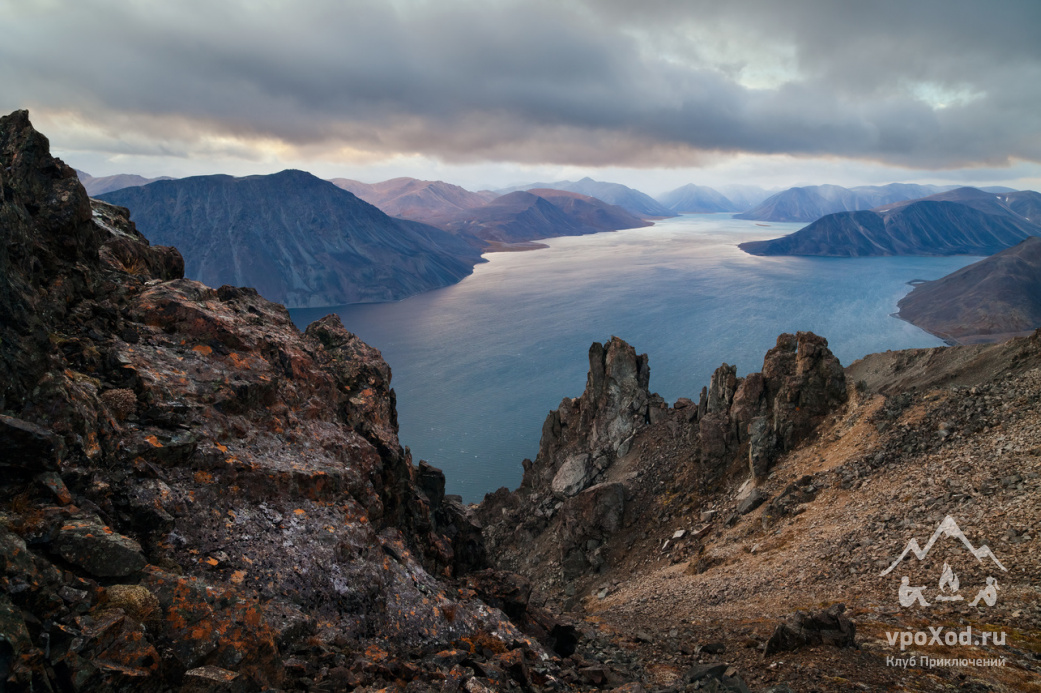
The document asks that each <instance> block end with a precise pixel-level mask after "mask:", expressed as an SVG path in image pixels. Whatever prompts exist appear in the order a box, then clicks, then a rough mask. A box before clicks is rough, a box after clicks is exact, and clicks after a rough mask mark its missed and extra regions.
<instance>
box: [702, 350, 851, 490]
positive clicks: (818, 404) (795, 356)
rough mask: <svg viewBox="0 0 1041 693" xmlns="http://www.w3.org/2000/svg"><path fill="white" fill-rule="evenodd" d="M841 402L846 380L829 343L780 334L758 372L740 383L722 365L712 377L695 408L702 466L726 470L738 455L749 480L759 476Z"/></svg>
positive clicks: (740, 379)
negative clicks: (745, 461) (747, 470)
mask: <svg viewBox="0 0 1041 693" xmlns="http://www.w3.org/2000/svg"><path fill="white" fill-rule="evenodd" d="M845 401H846V376H845V373H844V372H843V370H842V364H841V363H839V360H838V359H837V358H835V356H834V355H833V354H832V353H831V351H830V350H829V349H828V340H826V339H824V338H823V337H819V336H817V335H815V334H813V333H812V332H799V333H798V334H796V335H791V334H782V335H781V336H779V337H778V338H777V345H776V346H775V347H773V348H772V349H770V350H769V351H768V352H767V353H766V357H765V359H764V360H763V370H762V371H761V372H759V373H751V374H749V375H748V376H747V377H745V378H738V377H737V371H736V369H735V368H734V367H733V366H729V365H727V364H725V363H724V364H723V365H722V366H720V367H719V368H717V369H716V371H715V372H714V373H713V374H712V380H711V383H710V385H709V387H708V389H707V390H706V391H703V392H702V396H701V403H700V404H699V407H698V411H699V418H700V420H699V422H698V425H699V429H700V434H701V459H702V462H703V463H704V464H705V465H706V466H707V467H708V468H710V469H712V470H716V471H726V468H727V465H728V464H729V462H730V460H731V459H732V458H733V457H734V456H735V455H740V456H741V457H742V458H743V459H747V460H748V468H749V472H750V473H751V475H752V476H753V477H761V476H763V475H765V474H766V473H767V472H768V471H769V468H770V464H771V463H772V461H773V460H774V459H775V458H776V457H777V455H779V454H781V453H783V452H787V451H788V450H791V449H793V448H794V447H795V446H796V445H798V444H799V443H800V442H801V441H803V440H805V438H806V437H807V436H808V435H809V434H810V433H811V432H812V430H813V428H814V427H815V426H816V424H817V423H819V421H820V419H821V418H822V417H823V416H824V415H826V414H827V413H828V412H830V411H832V410H834V409H835V408H836V407H837V406H839V405H841V404H842V403H843V402H845ZM702 412H703V413H702Z"/></svg>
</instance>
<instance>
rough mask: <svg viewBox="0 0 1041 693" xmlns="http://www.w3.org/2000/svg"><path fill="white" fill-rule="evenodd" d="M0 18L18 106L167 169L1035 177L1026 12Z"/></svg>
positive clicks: (324, 5) (47, 5)
mask: <svg viewBox="0 0 1041 693" xmlns="http://www.w3.org/2000/svg"><path fill="white" fill-rule="evenodd" d="M0 23H3V24H4V25H5V27H6V28H5V33H6V34H7V36H6V38H5V40H4V41H3V42H0V83H2V84H3V85H4V89H3V90H2V92H0V105H2V106H3V108H4V109H5V110H10V109H13V108H17V107H24V106H27V105H28V106H31V107H36V108H42V109H45V110H51V111H62V112H68V113H73V114H76V115H77V117H79V118H81V119H82V120H85V121H87V122H88V123H90V124H91V125H92V126H94V127H99V128H102V129H104V128H108V129H109V130H111V131H112V132H125V133H128V139H129V140H133V141H135V142H136V141H137V140H134V139H133V138H132V137H130V136H129V135H130V134H132V133H135V131H136V134H137V135H139V136H140V139H141V140H142V141H143V140H146V139H147V138H149V137H151V138H154V139H155V140H156V141H159V142H167V143H168V144H160V145H157V146H160V147H162V146H168V147H170V148H171V151H182V150H183V151H184V152H190V151H191V150H192V147H193V142H195V141H197V140H201V139H203V136H204V135H212V136H219V137H227V136H233V137H239V138H264V139H268V140H277V141H282V142H285V143H287V144H290V145H296V146H301V147H312V148H314V147H322V146H328V147H336V146H341V145H348V146H351V147H354V148H357V149H361V150H365V151H371V152H378V153H379V152H381V153H388V154H390V153H396V152H419V153H423V154H427V155H431V156H436V157H441V158H443V159H446V160H449V161H467V160H472V161H480V160H504V161H517V162H529V163H542V162H552V163H572V164H614V165H648V166H650V165H681V164H684V163H690V162H691V161H693V160H695V159H696V157H697V156H698V153H699V152H703V151H711V152H719V151H722V152H731V151H732V152H738V151H740V152H752V153H790V154H795V155H807V156H838V157H850V158H858V159H870V160H877V161H883V162H887V163H895V164H901V165H908V166H916V167H937V166H961V165H974V164H984V163H986V164H1004V163H1007V162H1009V161H1011V160H1013V159H1024V160H1030V161H1041V135H1039V133H1041V88H1039V87H1038V86H1037V85H1038V84H1041V47H1039V46H1041V42H1039V41H1037V40H1036V37H1035V36H1033V35H1032V34H1033V33H1034V32H1035V31H1036V29H1037V27H1039V26H1041V3H1037V2H1036V0H1027V1H1026V2H995V3H986V4H985V3H979V2H972V3H968V2H960V1H956V0H942V1H941V0H935V1H929V0H925V1H922V0H920V1H917V2H907V0H903V2H900V3H897V2H873V3H845V2H842V3H838V2H832V1H830V0H828V1H825V0H820V1H818V2H797V1H789V2H783V3H781V2H766V1H765V0H764V1H762V2H728V3H724V2H704V3H701V2H679V1H677V2H654V1H653V0H650V1H647V0H645V2H641V3H640V4H639V5H638V6H637V5H636V4H635V3H632V2H623V1H622V0H587V1H586V2H584V3H583V2H578V1H577V0H576V1H575V2H570V3H569V2H553V3H548V2H523V3H522V2H500V3H489V2H448V1H442V2H436V3H433V2H422V1H413V2H408V1H405V0H402V1H401V2H395V3H388V2H369V3H363V2H334V1H333V0H313V1H311V2H306V3H299V2H293V3H290V2H278V1H275V0H269V1H267V2H259V1H255V0H254V1H247V0H239V2H222V3H210V2H205V3H204V2H198V1H196V0H182V1H179V2H175V3H169V2H168V3H160V2H144V1H139V2H120V3H116V2H104V1H102V2H92V3H83V2H75V1H73V0H46V1H43V2H32V3H29V2H21V3H19V2H14V3H11V4H9V5H7V6H6V7H0ZM774 55H777V56H781V57H779V58H777V59H778V60H782V62H785V61H786V62H785V64H779V65H777V66H773V65H771V61H772V60H773V57H772V56H774ZM785 56H787V57H785ZM775 68H776V69H775ZM771 69H774V73H775V74H774V77H775V83H771V84H767V85H765V86H763V85H757V84H756V83H755V79H754V73H755V72H756V71H757V70H758V71H764V70H765V71H767V72H769V71H770V70H771ZM789 73H790V74H789ZM749 74H752V75H753V78H751V79H749V78H748V75H749ZM777 74H780V75H781V78H777ZM742 75H743V76H744V77H742ZM944 102H946V104H947V105H946V107H944V108H936V105H937V104H938V103H944ZM128 146H130V147H131V148H132V147H133V146H135V145H128ZM240 146H241V145H240Z"/></svg>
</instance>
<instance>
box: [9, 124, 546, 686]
mask: <svg viewBox="0 0 1041 693" xmlns="http://www.w3.org/2000/svg"><path fill="white" fill-rule="evenodd" d="M0 188H2V191H3V194H2V198H0V339H2V341H0V381H2V384H3V392H2V395H0V445H2V446H4V449H3V450H2V451H0V587H2V590H0V591H2V594H3V596H2V597H0V634H2V635H3V637H0V663H2V664H3V667H4V671H3V679H4V680H6V681H7V684H8V685H9V686H10V689H11V690H23V689H32V690H56V689H61V690H65V689H72V690H112V691H116V690H156V691H160V690H173V689H181V687H182V685H184V686H187V687H188V688H189V689H191V690H195V689H199V690H216V689H217V688H215V687H220V686H223V687H224V688H221V690H224V689H227V690H259V689H263V688H271V687H279V688H282V689H302V688H306V689H313V688H314V687H315V686H326V687H330V686H331V687H332V688H336V689H343V688H350V687H356V686H362V685H369V684H373V683H376V682H378V681H384V682H389V681H394V680H402V681H412V682H414V686H413V687H414V688H416V689H417V690H426V689H429V688H437V687H440V685H441V682H443V681H444V680H446V678H448V677H450V675H451V676H455V678H456V680H457V681H458V683H459V685H462V684H463V683H466V682H468V681H471V680H473V681H474V684H473V685H486V684H484V683H481V678H480V675H479V674H478V673H477V671H476V669H474V668H473V667H461V666H460V662H462V660H463V659H468V660H471V661H473V662H474V666H477V664H478V663H479V662H480V661H484V660H485V659H487V658H489V657H491V656H493V655H495V656H500V654H501V655H502V656H506V655H509V657H511V658H512V659H511V661H512V662H513V664H514V668H515V669H516V672H518V673H517V674H516V676H513V675H511V674H509V673H507V674H505V675H504V677H503V678H502V680H501V681H499V684H500V685H499V687H500V688H511V687H512V688H515V687H517V686H519V685H521V684H520V683H518V679H517V678H516V677H517V676H521V674H523V675H524V676H525V677H527V678H525V685H532V684H533V682H534V681H535V679H536V678H537V676H543V674H537V673H536V671H535V668H536V667H537V668H538V669H539V670H540V671H543V672H545V671H547V670H546V668H545V667H546V666H549V665H548V664H547V665H543V664H537V663H538V662H541V661H542V658H543V657H544V656H545V655H546V651H545V649H544V646H543V645H541V644H539V642H537V641H536V640H535V639H534V637H532V636H528V635H525V634H524V633H522V632H521V631H520V630H519V629H518V626H517V625H515V624H514V623H512V622H511V621H510V620H509V619H508V618H507V616H506V615H504V614H503V613H502V612H501V611H500V610H498V609H496V608H492V607H489V606H488V605H487V604H486V603H484V602H483V601H481V599H480V597H479V596H478V593H477V592H476V591H475V590H472V589H458V588H457V587H455V586H454V585H452V584H450V583H449V582H448V580H449V579H450V578H453V577H458V576H460V575H461V574H462V573H463V572H464V571H467V570H474V569H478V568H481V567H483V566H484V563H485V555H484V549H483V544H482V543H481V538H480V529H479V527H478V526H477V525H476V524H474V523H473V522H472V521H471V520H470V519H469V518H468V517H467V511H466V510H464V509H463V508H462V506H461V505H460V504H459V503H457V502H456V501H455V500H453V499H451V498H446V497H445V495H444V477H443V475H440V472H439V471H438V470H436V469H434V468H432V467H429V466H426V465H424V466H421V467H420V468H418V469H417V468H416V467H414V466H413V465H412V461H411V459H410V456H409V454H408V452H407V450H405V449H403V448H402V447H401V445H400V443H399V441H398V437H397V421H396V414H395V409H394V404H395V402H394V393H393V390H391V389H390V379H391V372H390V368H389V367H388V366H387V364H386V363H385V362H384V361H383V359H382V357H381V356H380V354H379V352H378V351H377V350H375V349H372V348H371V347H369V346H367V345H365V344H364V343H362V342H361V341H360V340H359V339H358V338H357V337H355V336H354V335H352V334H350V333H349V332H347V331H346V330H345V329H344V327H343V325H341V324H340V322H339V319H338V318H335V317H329V318H326V319H323V320H321V321H318V322H317V323H315V324H313V325H312V326H311V327H310V328H308V330H307V331H306V332H305V333H301V332H300V331H299V330H297V329H296V327H295V326H294V325H293V323H292V321H291V320H290V318H289V314H288V311H286V309H285V308H284V307H282V306H280V305H276V304H273V303H270V302H268V301H266V300H264V299H263V298H261V297H260V296H259V295H258V294H257V292H256V291H254V290H252V289H239V288H234V287H229V286H222V287H220V288H218V289H212V288H209V287H206V286H204V285H202V284H200V283H198V282H195V281H191V280H187V279H184V278H183V276H182V275H183V269H184V265H183V262H182V260H181V257H180V254H179V253H178V252H177V251H176V250H175V249H173V248H162V247H152V246H150V245H149V244H148V242H147V241H146V240H145V239H144V238H143V237H142V236H141V234H140V233H138V232H137V230H136V228H135V227H134V224H133V223H132V222H130V220H129V218H128V217H127V212H126V210H123V209H121V208H118V207H114V206H112V205H107V204H103V203H96V204H95V205H94V206H93V209H92V207H91V203H90V201H89V200H88V198H87V196H86V193H85V192H84V190H83V188H82V186H81V185H80V184H79V182H78V181H77V180H76V176H75V173H74V172H73V170H72V169H71V168H69V167H68V166H66V165H65V164H63V163H62V162H61V161H59V160H57V159H53V158H52V157H51V156H50V154H49V152H48V143H47V140H46V138H45V137H43V136H42V135H40V134H39V133H37V132H36V131H35V130H34V129H33V128H32V126H31V124H30V122H29V119H28V115H27V114H26V113H25V112H24V111H22V112H16V113H14V114H12V115H10V116H6V117H4V118H0ZM495 579H502V580H504V581H506V582H508V581H509V577H508V576H501V575H500V577H499V578H495V577H494V576H493V577H491V578H487V579H486V580H485V583H488V582H489V581H491V582H492V583H494V581H495ZM486 591H492V590H491V588H488V587H486ZM516 611H517V613H518V614H519V617H518V619H519V620H518V623H522V625H524V627H525V628H529V626H530V623H529V621H531V620H532V618H534V617H532V616H531V614H529V613H528V611H527V610H526V609H523V608H520V607H517V609H516ZM532 613H534V612H532ZM540 618H541V617H540ZM536 620H538V619H536ZM542 621H544V622H546V623H549V622H550V621H551V619H548V618H542ZM529 630H531V632H534V633H536V636H541V637H543V639H544V641H545V642H547V643H548V642H550V638H549V631H550V630H551V628H550V629H547V628H541V630H539V629H538V628H529ZM467 643H469V645H467ZM475 643H481V646H480V647H479V646H478V645H476V644H475ZM452 646H459V647H462V646H466V647H468V648H469V649H468V650H466V651H462V653H461V656H459V657H458V658H457V657H455V656H452V657H448V658H438V657H436V656H434V653H436V652H438V651H440V650H442V649H444V648H451V647H452ZM489 648H490V649H489ZM486 651H487V653H490V654H486ZM410 660H411V661H410ZM529 661H530V662H531V663H532V669H531V670H529V669H528V668H527V666H528V665H527V662H529ZM453 667H454V669H453ZM488 670H489V671H491V665H489V669H488ZM453 671H454V672H455V673H454V674H453V673H452V672H453ZM334 672H335V673H334Z"/></svg>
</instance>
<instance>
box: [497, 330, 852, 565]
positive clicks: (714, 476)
mask: <svg viewBox="0 0 1041 693" xmlns="http://www.w3.org/2000/svg"><path fill="white" fill-rule="evenodd" d="M737 373H738V371H737V367H736V366H732V365H729V364H725V363H724V364H723V365H722V366H720V367H719V368H717V369H716V371H715V372H714V373H713V374H712V378H711V381H710V383H709V385H708V386H707V387H706V388H704V389H703V390H702V392H701V397H700V400H699V402H698V404H697V405H696V406H695V405H694V403H693V402H692V401H691V400H689V399H685V398H681V399H680V400H678V401H677V402H676V407H675V408H670V407H668V406H667V405H666V404H665V403H664V402H663V401H662V399H661V398H660V397H659V396H658V395H654V394H651V393H650V392H649V390H648V384H649V376H650V370H649V367H648V364H647V357H646V355H640V356H637V354H636V350H635V349H633V347H631V346H629V345H628V344H626V343H625V342H624V341H622V340H620V339H618V338H617V337H613V338H612V339H611V341H609V342H607V343H606V344H599V343H594V344H593V345H592V346H591V347H590V350H589V375H588V377H587V380H586V389H585V392H583V393H582V396H581V397H579V398H578V399H565V400H564V401H563V402H561V405H560V408H559V409H557V410H556V411H552V412H550V414H549V416H547V417H546V423H545V425H544V426H543V429H542V440H541V442H540V444H539V453H538V456H537V457H536V459H535V461H534V462H531V461H528V460H525V471H524V479H523V481H522V483H521V487H520V488H519V489H517V491H515V492H512V493H511V492H509V491H508V490H506V489H500V490H499V491H496V492H495V493H493V494H489V495H488V496H487V497H486V498H485V500H484V501H483V502H482V504H481V506H480V507H479V509H478V512H477V517H478V519H479V522H480V523H481V524H482V526H483V527H484V529H485V539H486V541H487V544H488V549H489V552H490V554H491V556H492V558H493V560H494V561H496V562H497V563H498V564H499V565H501V566H502V567H503V568H507V569H510V570H516V571H518V572H520V573H522V574H525V575H529V576H532V577H533V578H535V577H536V576H537V577H538V578H539V581H540V582H541V583H547V581H548V582H552V581H554V580H556V581H559V582H562V583H565V584H566V583H568V582H570V581H572V580H574V579H576V578H580V577H582V576H584V575H589V574H593V573H596V572H597V571H599V570H601V569H603V568H605V567H606V566H608V565H609V563H610V560H611V558H610V556H611V554H612V552H618V551H620V550H621V549H620V548H619V546H618V542H617V540H616V537H617V535H618V533H619V531H620V530H622V529H623V528H624V527H626V526H629V525H635V526H639V525H641V524H646V523H647V522H649V521H652V520H650V519H649V516H650V515H651V513H653V512H655V511H654V508H655V507H659V506H660V503H661V502H662V501H663V498H664V499H667V498H668V497H669V492H663V489H662V486H661V483H663V482H660V481H656V480H655V478H654V476H653V472H654V469H655V468H656V466H657V465H659V464H662V463H664V464H666V466H669V467H676V466H677V465H679V464H681V463H679V462H677V461H675V460H676V458H679V457H684V458H685V457H688V456H689V457H690V461H691V463H692V464H691V466H692V467H696V468H697V469H689V470H687V471H686V472H683V471H682V470H679V471H677V470H675V469H674V470H673V472H672V473H673V474H675V475H680V476H685V477H688V478H690V479H692V480H694V479H696V481H695V482H694V483H693V484H691V485H690V486H688V487H687V488H685V489H682V490H680V489H675V490H673V491H672V493H679V494H691V493H693V494H695V495H696V494H699V493H701V492H703V491H707V490H709V489H710V488H716V489H718V487H719V486H720V484H721V482H724V481H727V480H730V481H740V480H744V479H746V478H747V477H751V478H752V479H753V480H757V479H759V478H761V477H763V476H765V475H766V474H767V472H768V471H769V469H770V466H771V464H772V463H773V462H774V461H775V460H776V459H777V457H778V456H779V455H781V454H782V453H784V452H787V451H789V450H792V449H794V448H795V447H796V446H798V445H799V444H800V443H801V442H803V441H804V440H806V439H807V438H809V437H810V436H812V434H813V432H814V430H815V427H816V426H817V425H818V424H819V423H820V421H821V420H822V418H823V417H824V416H826V415H827V414H828V413H830V412H832V411H834V410H836V409H837V408H838V407H840V406H841V405H842V404H843V403H844V402H845V401H846V379H845V373H844V371H843V369H842V365H841V364H840V363H839V361H838V359H837V358H835V356H834V355H833V354H832V353H831V351H830V350H829V349H828V342H827V340H826V339H824V338H823V337H819V336H817V335H815V334H813V333H810V332H799V333H798V334H796V335H792V334H782V335H781V336H780V337H778V339H777V345H776V346H775V347H774V348H772V349H770V350H769V351H768V352H767V354H766V357H765V358H764V361H763V370H762V371H761V372H759V373H751V374H749V375H748V376H746V377H743V378H741V377H738V375H737ZM735 485H736V484H735ZM636 497H640V498H641V499H642V501H641V502H633V499H634V498H636ZM750 499H751V500H750ZM766 500H767V497H766V496H763V495H762V494H761V493H757V492H756V491H755V490H754V489H753V490H752V491H751V492H750V494H749V495H747V496H746V497H744V499H743V501H744V504H743V505H742V506H741V509H740V510H738V512H737V515H740V514H743V513H747V512H750V511H751V510H753V509H755V508H756V507H758V505H759V504H762V503H763V502H765V501H766ZM683 535H684V533H683V532H681V533H680V538H682V536H683ZM518 546H524V547H530V550H528V551H522V552H518V551H516V547H518Z"/></svg>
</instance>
